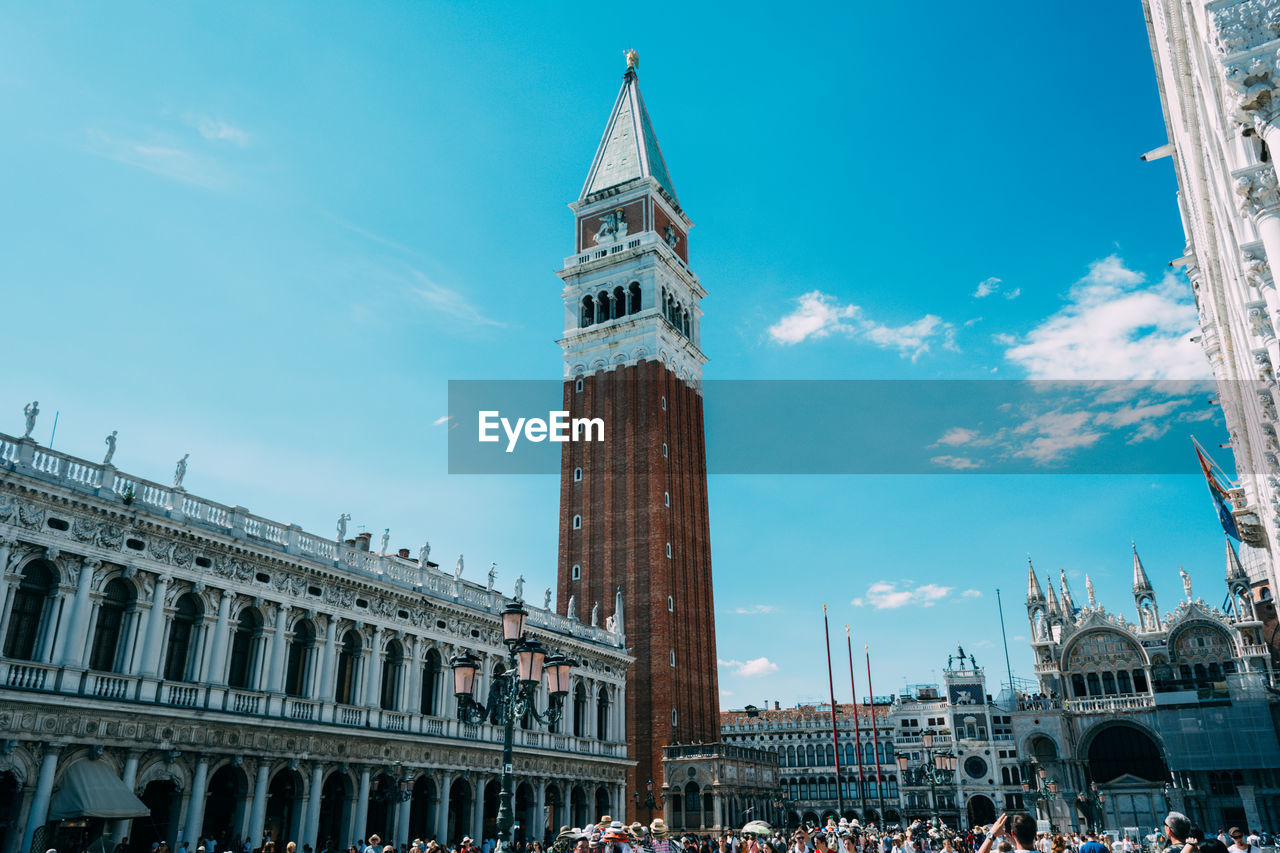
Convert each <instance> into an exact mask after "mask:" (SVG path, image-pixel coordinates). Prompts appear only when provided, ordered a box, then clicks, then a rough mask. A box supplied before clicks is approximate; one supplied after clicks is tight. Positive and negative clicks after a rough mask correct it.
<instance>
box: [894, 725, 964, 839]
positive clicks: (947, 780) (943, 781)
mask: <svg viewBox="0 0 1280 853" xmlns="http://www.w3.org/2000/svg"><path fill="white" fill-rule="evenodd" d="M936 734H937V733H936V732H934V730H933V729H925V730H924V731H923V732H921V733H920V743H921V745H923V746H924V750H925V759H924V761H922V762H921V763H920V764H918V765H917V766H916V767H914V768H913V767H912V766H911V758H910V756H908V755H907V754H906V753H901V752H900V753H898V758H897V761H898V771H899V772H900V773H901V774H902V779H903V782H904V783H905V782H906V780H907V777H908V774H911V773H912V772H913V771H914V774H915V775H916V776H917V777H918V778H920V779H923V780H924V781H925V782H927V783H928V784H929V811H930V813H931V815H932V817H933V819H934V820H937V819H938V792H937V787H938V786H939V785H949V784H951V780H952V779H954V778H955V772H956V764H957V762H958V760H959V759H957V758H956V756H955V755H953V754H952V753H950V752H948V751H945V750H943V751H939V752H934V750H933V741H934V737H935V735H936Z"/></svg>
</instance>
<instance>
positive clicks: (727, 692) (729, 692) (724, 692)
mask: <svg viewBox="0 0 1280 853" xmlns="http://www.w3.org/2000/svg"><path fill="white" fill-rule="evenodd" d="M720 695H721V696H732V695H733V691H732V690H725V689H724V688H723V687H721V688H720Z"/></svg>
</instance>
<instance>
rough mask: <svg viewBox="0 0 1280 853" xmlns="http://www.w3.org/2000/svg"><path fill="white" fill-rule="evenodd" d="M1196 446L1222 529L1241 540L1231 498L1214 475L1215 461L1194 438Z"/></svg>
mask: <svg viewBox="0 0 1280 853" xmlns="http://www.w3.org/2000/svg"><path fill="white" fill-rule="evenodd" d="M1192 441H1193V443H1195V446H1196V456H1197V457H1198V458H1199V459H1200V470H1201V471H1203V472H1204V479H1205V482H1206V483H1207V484H1208V485H1209V496H1210V497H1211V498H1213V505H1214V508H1216V509H1217V511H1218V521H1220V522H1221V523H1222V529H1223V530H1225V531H1226V533H1227V535H1228V536H1230V537H1231V538H1232V539H1235V540H1236V541H1237V542H1239V541H1240V530H1239V528H1237V527H1236V519H1235V516H1233V515H1232V514H1231V499H1230V498H1229V497H1228V496H1227V490H1226V489H1224V488H1223V487H1222V485H1221V484H1220V483H1219V482H1218V478H1217V477H1215V476H1214V475H1213V463H1212V462H1210V461H1209V457H1207V456H1205V453H1204V451H1203V450H1201V449H1200V444H1199V443H1198V442H1195V440H1194V439H1193V440H1192Z"/></svg>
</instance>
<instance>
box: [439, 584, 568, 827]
mask: <svg viewBox="0 0 1280 853" xmlns="http://www.w3.org/2000/svg"><path fill="white" fill-rule="evenodd" d="M528 615H529V612H528V611H527V610H525V609H524V607H523V605H521V603H520V602H519V601H513V602H511V603H510V604H509V605H507V607H506V608H505V609H504V610H503V611H502V642H503V643H505V644H506V646H507V668H506V669H505V670H504V671H503V672H501V673H499V674H497V675H495V676H494V678H493V683H492V684H490V685H489V696H488V699H487V700H486V701H485V702H484V703H483V704H482V703H480V702H478V701H476V699H475V698H474V697H473V696H472V694H473V693H474V691H475V684H476V670H477V669H478V668H479V665H480V661H479V660H478V659H477V658H476V657H475V655H473V654H471V653H470V652H468V651H463V652H461V653H460V654H457V655H454V657H453V659H452V660H451V661H449V665H450V666H452V667H453V693H454V695H455V696H456V697H457V698H458V719H459V720H461V721H462V722H464V723H469V724H475V723H480V722H483V721H485V720H489V721H491V722H492V723H493V724H494V725H501V726H502V727H503V728H502V793H500V794H499V795H498V850H499V851H501V850H503V849H504V848H505V847H507V845H508V844H509V843H510V834H511V827H512V825H513V823H514V821H513V819H512V815H511V777H512V773H511V740H512V736H513V734H514V729H515V722H516V720H518V719H520V718H522V717H524V716H525V714H529V715H530V716H532V717H533V718H534V719H535V720H537V721H538V722H540V723H542V724H543V725H545V726H547V727H548V728H551V727H553V726H555V724H556V723H558V722H559V721H560V718H561V716H562V715H563V713H564V700H565V697H566V696H567V695H569V675H570V673H571V672H572V671H573V667H574V666H575V665H576V664H575V662H574V661H572V660H570V659H569V658H567V657H565V656H564V655H560V654H550V655H549V654H547V650H546V649H544V648H543V646H542V644H541V643H540V642H538V641H537V640H535V639H532V638H529V637H526V636H525V633H524V624H525V618H526V617H527V616H528ZM544 675H545V676H546V680H547V692H548V693H549V694H550V695H551V701H550V703H549V704H548V706H547V711H546V713H545V714H540V713H538V709H537V707H536V706H535V704H534V702H535V700H536V699H537V696H536V693H537V690H538V685H539V684H540V683H541V682H542V679H543V676H544Z"/></svg>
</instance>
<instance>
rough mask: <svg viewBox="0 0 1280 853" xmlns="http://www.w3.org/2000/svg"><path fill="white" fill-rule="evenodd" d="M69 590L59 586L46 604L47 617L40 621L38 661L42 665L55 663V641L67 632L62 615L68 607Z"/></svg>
mask: <svg viewBox="0 0 1280 853" xmlns="http://www.w3.org/2000/svg"><path fill="white" fill-rule="evenodd" d="M68 592H69V588H67V587H63V586H59V587H57V588H56V589H55V590H54V593H53V597H52V598H50V599H49V600H48V601H46V602H45V603H44V608H45V615H44V618H42V619H41V620H40V630H41V632H42V633H41V635H40V646H39V650H38V651H37V653H36V660H37V661H39V662H41V663H52V662H53V645H54V640H55V639H56V638H57V636H58V634H59V633H62V632H64V631H65V630H66V627H67V626H66V622H65V621H64V620H63V618H62V614H63V612H64V609H65V605H66V598H67V593H68Z"/></svg>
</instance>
